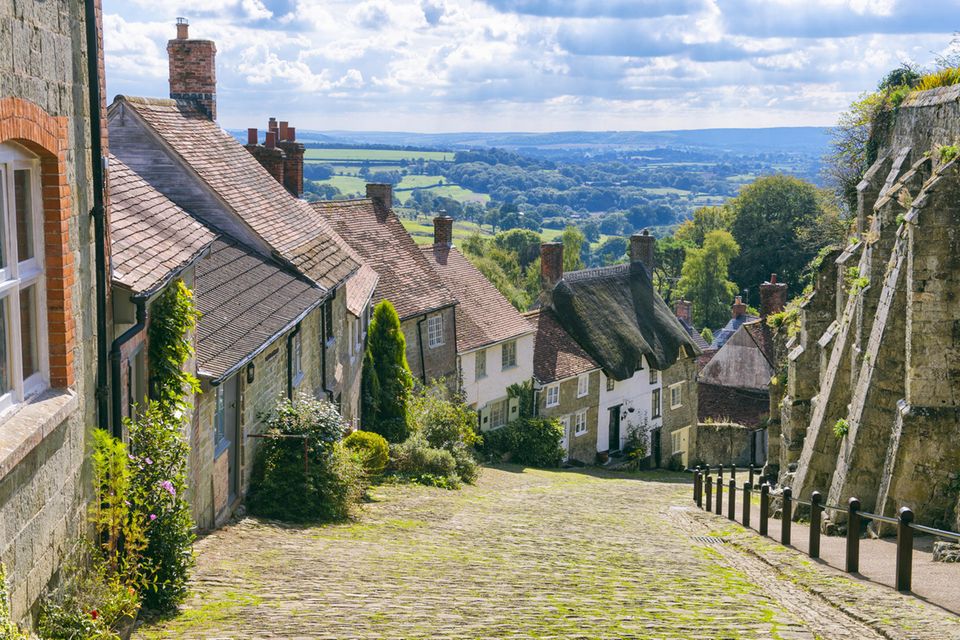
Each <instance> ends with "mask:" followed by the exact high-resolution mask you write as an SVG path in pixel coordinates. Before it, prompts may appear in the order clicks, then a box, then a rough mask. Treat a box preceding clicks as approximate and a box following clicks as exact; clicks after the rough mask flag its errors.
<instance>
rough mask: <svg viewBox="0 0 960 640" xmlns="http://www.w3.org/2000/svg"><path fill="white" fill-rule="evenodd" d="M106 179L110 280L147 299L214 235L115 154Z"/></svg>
mask: <svg viewBox="0 0 960 640" xmlns="http://www.w3.org/2000/svg"><path fill="white" fill-rule="evenodd" d="M109 180H110V190H109V191H110V195H109V197H110V251H111V256H112V258H111V267H112V277H113V281H114V282H115V283H116V284H119V285H121V286H122V287H124V288H126V289H129V290H130V291H132V292H133V293H134V294H135V295H137V296H147V297H148V296H150V295H152V294H153V293H155V292H157V291H159V290H160V289H162V288H163V287H164V286H165V285H166V284H167V283H168V282H169V281H170V280H171V279H172V278H174V277H176V276H177V274H179V273H180V272H181V271H182V270H183V269H184V268H185V267H187V266H188V265H190V264H191V263H192V262H194V261H195V260H196V259H197V258H199V257H200V256H201V255H202V254H203V253H204V252H205V251H206V249H207V247H209V246H210V244H211V243H212V242H213V240H214V238H216V234H214V233H213V232H212V231H210V230H209V229H207V228H206V227H205V226H203V225H202V224H201V223H199V222H197V221H196V220H195V219H194V218H193V217H191V216H190V215H189V214H188V213H187V212H186V211H184V210H183V209H181V208H180V207H178V206H177V205H175V204H174V203H173V202H171V201H170V200H168V199H167V198H166V197H165V196H164V195H163V194H161V193H160V192H159V191H157V190H156V189H154V188H153V187H151V186H150V185H149V184H147V182H145V181H144V180H143V178H141V177H140V176H138V175H137V174H136V173H135V172H134V171H133V170H132V169H130V168H129V167H128V166H127V165H125V164H123V163H122V162H120V160H118V159H117V158H115V157H113V156H110V164H109Z"/></svg>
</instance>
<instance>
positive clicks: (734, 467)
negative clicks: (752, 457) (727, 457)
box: [730, 464, 737, 480]
mask: <svg viewBox="0 0 960 640" xmlns="http://www.w3.org/2000/svg"><path fill="white" fill-rule="evenodd" d="M730 477H731V478H732V479H734V480H736V479H737V465H735V464H731V465H730Z"/></svg>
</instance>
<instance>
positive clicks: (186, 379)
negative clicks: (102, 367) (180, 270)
mask: <svg viewBox="0 0 960 640" xmlns="http://www.w3.org/2000/svg"><path fill="white" fill-rule="evenodd" d="M150 312H151V313H150V316H151V320H150V327H149V329H148V332H147V335H148V344H149V348H148V354H149V358H150V390H151V395H152V397H153V398H155V399H156V400H157V403H158V404H159V406H160V408H161V410H163V411H165V412H171V413H173V412H176V411H178V410H180V409H182V408H183V406H184V403H185V397H186V395H187V394H189V393H190V392H192V393H199V391H200V381H199V380H197V378H196V376H194V375H193V374H191V373H190V372H189V371H187V370H186V369H185V368H184V365H186V363H187V360H189V359H190V357H191V356H193V353H194V350H193V344H192V343H191V340H190V336H191V332H192V331H193V330H194V329H196V327H197V320H198V319H199V318H200V314H199V312H197V310H196V307H195V306H194V303H193V292H192V291H190V289H189V288H187V285H185V284H184V283H183V280H177V281H176V282H175V283H173V284H172V285H171V286H169V287H167V289H166V291H164V292H163V293H162V294H160V297H158V298H157V299H156V301H154V303H153V305H152V306H151V308H150Z"/></svg>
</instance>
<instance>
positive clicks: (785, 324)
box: [767, 298, 803, 338]
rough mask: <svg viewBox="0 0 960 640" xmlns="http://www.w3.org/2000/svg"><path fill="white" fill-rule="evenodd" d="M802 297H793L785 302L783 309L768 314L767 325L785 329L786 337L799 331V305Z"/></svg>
mask: <svg viewBox="0 0 960 640" xmlns="http://www.w3.org/2000/svg"><path fill="white" fill-rule="evenodd" d="M802 302H803V298H794V299H793V300H791V301H790V302H788V303H787V306H786V307H785V308H784V310H783V311H781V312H779V313H773V314H770V315H769V316H768V317H767V326H769V327H771V328H772V329H775V330H777V331H778V332H779V331H785V332H786V335H787V337H788V338H792V337H793V336H795V335H797V333H799V332H800V305H801V304H802Z"/></svg>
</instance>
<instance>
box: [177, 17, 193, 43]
mask: <svg viewBox="0 0 960 640" xmlns="http://www.w3.org/2000/svg"><path fill="white" fill-rule="evenodd" d="M189 34H190V23H189V22H187V19H186V18H177V40H186V39H187V38H189V37H190V35H189Z"/></svg>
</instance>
